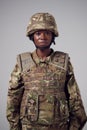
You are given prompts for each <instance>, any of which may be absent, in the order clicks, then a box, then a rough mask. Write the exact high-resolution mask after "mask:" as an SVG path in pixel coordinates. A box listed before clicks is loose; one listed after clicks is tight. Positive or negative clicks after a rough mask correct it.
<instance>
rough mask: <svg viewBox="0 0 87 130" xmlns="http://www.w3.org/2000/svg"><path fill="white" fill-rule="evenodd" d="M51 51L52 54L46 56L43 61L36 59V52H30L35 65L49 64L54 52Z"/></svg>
mask: <svg viewBox="0 0 87 130" xmlns="http://www.w3.org/2000/svg"><path fill="white" fill-rule="evenodd" d="M51 50H52V53H51V54H50V55H49V56H47V57H46V58H45V59H42V58H40V57H38V55H37V52H36V50H35V51H34V52H32V57H33V59H34V61H35V62H36V64H40V63H49V62H50V60H51V56H52V55H53V53H54V50H53V49H51Z"/></svg>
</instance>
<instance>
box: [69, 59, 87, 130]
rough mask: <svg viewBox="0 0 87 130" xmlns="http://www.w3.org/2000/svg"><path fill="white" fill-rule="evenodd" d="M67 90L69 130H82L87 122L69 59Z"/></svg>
mask: <svg viewBox="0 0 87 130" xmlns="http://www.w3.org/2000/svg"><path fill="white" fill-rule="evenodd" d="M67 90H68V97H69V99H68V100H69V110H70V127H69V130H82V128H83V126H84V125H85V123H86V121H87V116H86V113H85V110H84V106H83V102H82V99H81V94H80V90H79V87H78V85H77V82H76V79H75V76H74V72H73V67H72V64H71V62H70V59H69V62H68V70H67Z"/></svg>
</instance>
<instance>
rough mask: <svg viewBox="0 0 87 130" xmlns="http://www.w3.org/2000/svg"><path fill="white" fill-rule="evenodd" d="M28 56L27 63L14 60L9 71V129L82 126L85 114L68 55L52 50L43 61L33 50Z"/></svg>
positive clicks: (74, 129)
mask: <svg viewBox="0 0 87 130" xmlns="http://www.w3.org/2000/svg"><path fill="white" fill-rule="evenodd" d="M26 55H28V53H27V54H26ZM24 56H25V55H24ZM31 56H32V57H33V60H34V61H33V63H32V64H30V66H31V67H29V66H28V65H27V63H28V62H29V61H27V60H25V61H24V62H25V66H24V68H23V67H22V65H23V64H24V62H23V64H19V60H18V63H17V64H16V66H15V69H14V70H13V72H12V74H11V79H10V86H9V89H8V100H7V119H8V121H9V123H10V130H39V129H40V130H51V129H52V130H79V129H82V127H83V126H84V124H85V122H86V121H87V117H86V113H85V110H84V107H83V103H82V100H81V95H80V91H79V88H78V85H77V83H76V80H75V77H74V73H73V68H72V65H71V63H70V59H67V56H66V54H65V53H61V52H57V53H54V52H53V53H52V54H51V55H50V56H49V57H47V59H46V60H44V61H43V60H41V59H39V58H38V56H37V54H36V51H35V52H33V53H32V54H31ZM22 57H23V54H22ZM54 57H56V58H54ZM19 59H20V58H19ZM67 61H68V62H67Z"/></svg>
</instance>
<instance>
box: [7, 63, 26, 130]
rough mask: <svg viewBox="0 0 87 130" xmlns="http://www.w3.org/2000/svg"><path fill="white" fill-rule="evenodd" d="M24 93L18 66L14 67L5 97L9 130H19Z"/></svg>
mask: <svg viewBox="0 0 87 130" xmlns="http://www.w3.org/2000/svg"><path fill="white" fill-rule="evenodd" d="M23 91H24V86H23V81H22V76H21V71H20V69H19V66H18V64H16V65H15V68H14V70H13V72H12V73H11V78H10V81H9V88H8V95H7V109H6V116H7V120H8V122H9V124H10V130H21V125H20V104H21V100H22V95H23Z"/></svg>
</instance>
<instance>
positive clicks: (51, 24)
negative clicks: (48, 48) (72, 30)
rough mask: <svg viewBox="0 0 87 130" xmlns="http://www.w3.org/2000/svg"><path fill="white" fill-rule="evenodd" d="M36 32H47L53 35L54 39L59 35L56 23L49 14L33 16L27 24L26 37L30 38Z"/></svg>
mask: <svg viewBox="0 0 87 130" xmlns="http://www.w3.org/2000/svg"><path fill="white" fill-rule="evenodd" d="M38 30H49V31H51V32H53V33H54V35H55V37H58V35H59V33H58V30H57V24H56V21H55V19H54V17H53V16H52V15H51V14H49V13H36V14H34V15H33V16H32V17H31V18H30V21H29V23H28V26H27V31H26V36H30V35H31V34H33V33H34V32H36V31H38Z"/></svg>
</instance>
